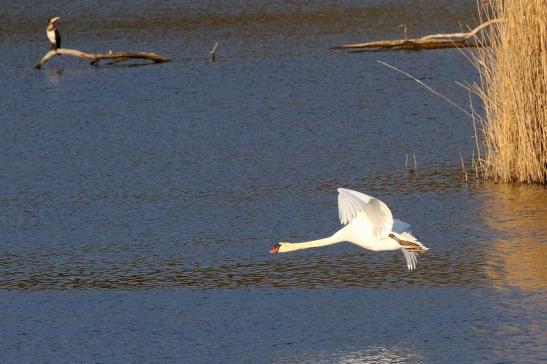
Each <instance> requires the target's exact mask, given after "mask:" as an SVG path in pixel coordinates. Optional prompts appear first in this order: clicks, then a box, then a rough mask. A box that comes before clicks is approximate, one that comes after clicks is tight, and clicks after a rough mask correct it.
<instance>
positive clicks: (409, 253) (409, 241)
mask: <svg viewBox="0 0 547 364" xmlns="http://www.w3.org/2000/svg"><path fill="white" fill-rule="evenodd" d="M390 237H391V238H393V239H395V240H396V241H397V242H398V243H399V245H400V246H401V250H402V252H403V255H404V256H405V260H406V267H407V268H408V270H414V269H416V263H418V254H423V253H425V252H426V251H428V250H429V248H427V247H426V246H425V245H423V244H422V243H420V242H419V241H418V240H417V239H416V238H415V237H414V236H413V235H412V234H411V233H409V232H406V231H405V232H403V233H401V234H399V236H398V237H397V236H395V235H394V234H391V235H390Z"/></svg>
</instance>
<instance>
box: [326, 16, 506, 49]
mask: <svg viewBox="0 0 547 364" xmlns="http://www.w3.org/2000/svg"><path fill="white" fill-rule="evenodd" d="M502 21H503V19H492V20H489V21H487V22H485V23H482V24H481V25H479V26H478V27H476V28H475V29H473V30H471V31H469V32H467V33H448V34H430V35H426V36H424V37H421V38H408V39H394V40H379V41H374V42H366V43H355V44H344V45H339V46H335V47H332V48H331V49H346V50H349V51H353V52H361V51H367V50H368V51H370V50H374V51H378V50H418V49H432V48H457V47H482V46H484V44H483V43H481V42H478V41H477V40H476V37H475V35H477V33H478V32H480V31H481V30H483V29H485V28H486V27H489V26H490V25H492V24H494V23H499V22H502Z"/></svg>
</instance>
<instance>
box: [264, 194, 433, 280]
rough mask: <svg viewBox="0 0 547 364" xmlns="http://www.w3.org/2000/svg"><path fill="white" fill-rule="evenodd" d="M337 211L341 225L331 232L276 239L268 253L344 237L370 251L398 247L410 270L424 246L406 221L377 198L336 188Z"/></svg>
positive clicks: (325, 243)
mask: <svg viewBox="0 0 547 364" xmlns="http://www.w3.org/2000/svg"><path fill="white" fill-rule="evenodd" d="M338 215H339V217H340V222H341V223H342V224H343V225H345V226H344V227H343V228H342V229H340V230H338V231H337V232H336V233H335V234H334V235H332V236H330V237H328V238H324V239H319V240H312V241H307V242H303V243H287V242H280V243H278V244H276V245H275V246H274V247H273V249H272V250H270V253H285V252H290V251H294V250H300V249H308V248H315V247H321V246H326V245H331V244H336V243H340V242H344V241H347V242H350V243H353V244H356V245H359V246H360V247H362V248H365V249H369V250H373V251H382V250H398V249H401V251H402V252H403V255H404V257H405V260H406V266H407V268H408V270H414V269H415V268H416V263H417V262H418V259H417V257H418V254H420V253H425V252H426V251H427V250H428V248H426V247H425V246H424V245H423V244H422V243H420V242H419V241H418V240H417V239H416V238H415V237H414V236H412V234H410V233H409V232H408V231H407V230H408V228H409V227H410V225H409V224H407V223H406V222H403V221H400V220H397V219H394V218H393V215H392V214H391V211H390V210H389V208H388V207H387V205H386V204H385V203H383V202H382V201H380V200H378V199H377V198H374V197H370V196H367V195H365V194H364V193H361V192H357V191H353V190H348V189H345V188H339V189H338Z"/></svg>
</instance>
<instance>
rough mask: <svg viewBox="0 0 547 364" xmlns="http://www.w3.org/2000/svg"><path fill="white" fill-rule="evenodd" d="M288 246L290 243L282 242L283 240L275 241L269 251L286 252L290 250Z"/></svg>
mask: <svg viewBox="0 0 547 364" xmlns="http://www.w3.org/2000/svg"><path fill="white" fill-rule="evenodd" d="M290 246H291V243H284V242H281V243H277V244H275V245H274V247H273V248H272V250H270V253H272V254H274V253H285V252H288V251H290V250H291V249H290Z"/></svg>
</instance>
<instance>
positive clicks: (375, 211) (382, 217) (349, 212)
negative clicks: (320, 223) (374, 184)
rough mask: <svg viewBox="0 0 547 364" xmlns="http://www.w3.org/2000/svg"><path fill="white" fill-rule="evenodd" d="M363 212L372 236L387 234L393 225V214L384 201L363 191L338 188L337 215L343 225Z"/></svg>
mask: <svg viewBox="0 0 547 364" xmlns="http://www.w3.org/2000/svg"><path fill="white" fill-rule="evenodd" d="M359 213H363V214H364V215H365V217H366V218H367V220H369V222H370V225H371V226H372V233H373V235H374V236H378V237H383V236H387V235H388V234H389V233H390V232H391V229H392V227H393V215H392V214H391V211H390V210H389V208H388V207H387V206H386V204H385V203H383V202H382V201H380V200H378V199H377V198H374V197H370V196H367V195H365V194H364V193H361V192H357V191H353V190H347V189H345V188H339V189H338V215H339V217H340V222H341V223H342V224H343V225H347V224H349V223H350V222H351V221H352V220H353V219H354V218H355V217H356V216H357V215H358V214H359Z"/></svg>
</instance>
